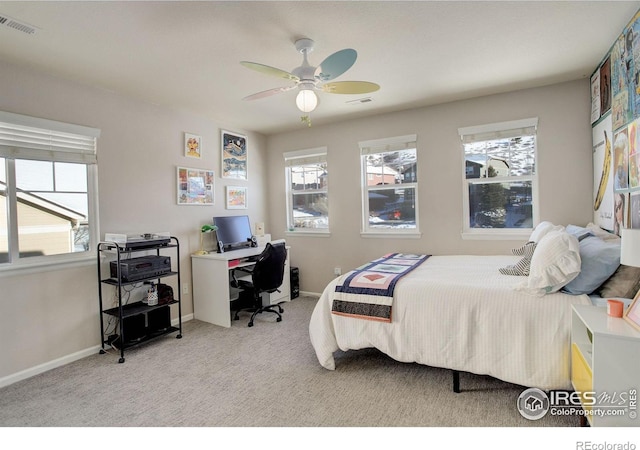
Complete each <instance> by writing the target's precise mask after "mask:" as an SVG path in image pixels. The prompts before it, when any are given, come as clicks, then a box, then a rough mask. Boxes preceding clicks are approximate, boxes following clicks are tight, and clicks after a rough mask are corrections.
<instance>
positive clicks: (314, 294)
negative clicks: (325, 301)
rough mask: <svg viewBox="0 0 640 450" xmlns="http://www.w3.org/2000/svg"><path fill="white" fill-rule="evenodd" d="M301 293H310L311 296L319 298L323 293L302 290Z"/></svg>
mask: <svg viewBox="0 0 640 450" xmlns="http://www.w3.org/2000/svg"><path fill="white" fill-rule="evenodd" d="M300 295H308V296H309V297H318V298H320V295H321V294H319V293H317V292H309V291H300Z"/></svg>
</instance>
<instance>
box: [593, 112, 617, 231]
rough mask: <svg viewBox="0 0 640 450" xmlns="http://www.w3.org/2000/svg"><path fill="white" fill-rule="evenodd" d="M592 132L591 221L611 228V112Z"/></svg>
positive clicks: (605, 227)
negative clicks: (592, 189) (592, 188)
mask: <svg viewBox="0 0 640 450" xmlns="http://www.w3.org/2000/svg"><path fill="white" fill-rule="evenodd" d="M592 132H593V168H594V170H593V177H594V178H593V187H594V191H593V221H594V223H595V224H596V225H598V226H600V227H601V228H604V229H605V230H613V174H612V172H613V142H612V139H613V137H612V133H611V114H607V115H606V116H605V117H604V118H603V120H602V121H600V122H599V123H598V124H597V125H596V126H594V127H593V129H592Z"/></svg>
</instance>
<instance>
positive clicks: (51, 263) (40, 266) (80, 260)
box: [0, 252, 96, 278]
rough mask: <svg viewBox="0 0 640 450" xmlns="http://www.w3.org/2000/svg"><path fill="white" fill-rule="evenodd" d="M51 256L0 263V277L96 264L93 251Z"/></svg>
mask: <svg viewBox="0 0 640 450" xmlns="http://www.w3.org/2000/svg"><path fill="white" fill-rule="evenodd" d="M51 258H52V259H49V258H45V259H44V260H42V259H41V260H40V261H36V262H27V263H17V264H6V265H0V278H2V277H7V276H12V275H29V274H33V273H41V272H50V271H54V270H64V269H71V268H74V267H84V266H90V265H93V266H95V265H96V255H95V253H94V252H91V253H88V254H87V255H83V256H81V257H74V258H64V257H62V258H55V257H51Z"/></svg>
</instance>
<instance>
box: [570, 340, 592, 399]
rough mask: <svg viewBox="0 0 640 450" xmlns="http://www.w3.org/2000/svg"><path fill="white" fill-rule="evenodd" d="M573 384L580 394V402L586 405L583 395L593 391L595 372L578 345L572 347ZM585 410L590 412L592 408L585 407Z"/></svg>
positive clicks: (574, 344)
mask: <svg viewBox="0 0 640 450" xmlns="http://www.w3.org/2000/svg"><path fill="white" fill-rule="evenodd" d="M571 382H572V383H573V387H574V389H575V390H576V391H577V392H579V393H580V401H581V403H582V404H583V405H584V398H582V393H583V392H591V391H592V390H593V372H592V371H591V367H589V364H587V361H586V359H585V357H584V355H583V354H582V352H581V351H580V348H579V347H578V345H577V344H576V343H573V344H572V345H571ZM584 409H586V410H590V409H591V406H585V407H584Z"/></svg>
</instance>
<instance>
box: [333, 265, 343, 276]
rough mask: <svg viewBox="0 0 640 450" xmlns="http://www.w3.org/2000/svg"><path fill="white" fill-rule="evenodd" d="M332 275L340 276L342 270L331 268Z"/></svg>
mask: <svg viewBox="0 0 640 450" xmlns="http://www.w3.org/2000/svg"><path fill="white" fill-rule="evenodd" d="M333 274H334V275H342V269H341V268H340V267H334V268H333Z"/></svg>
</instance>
